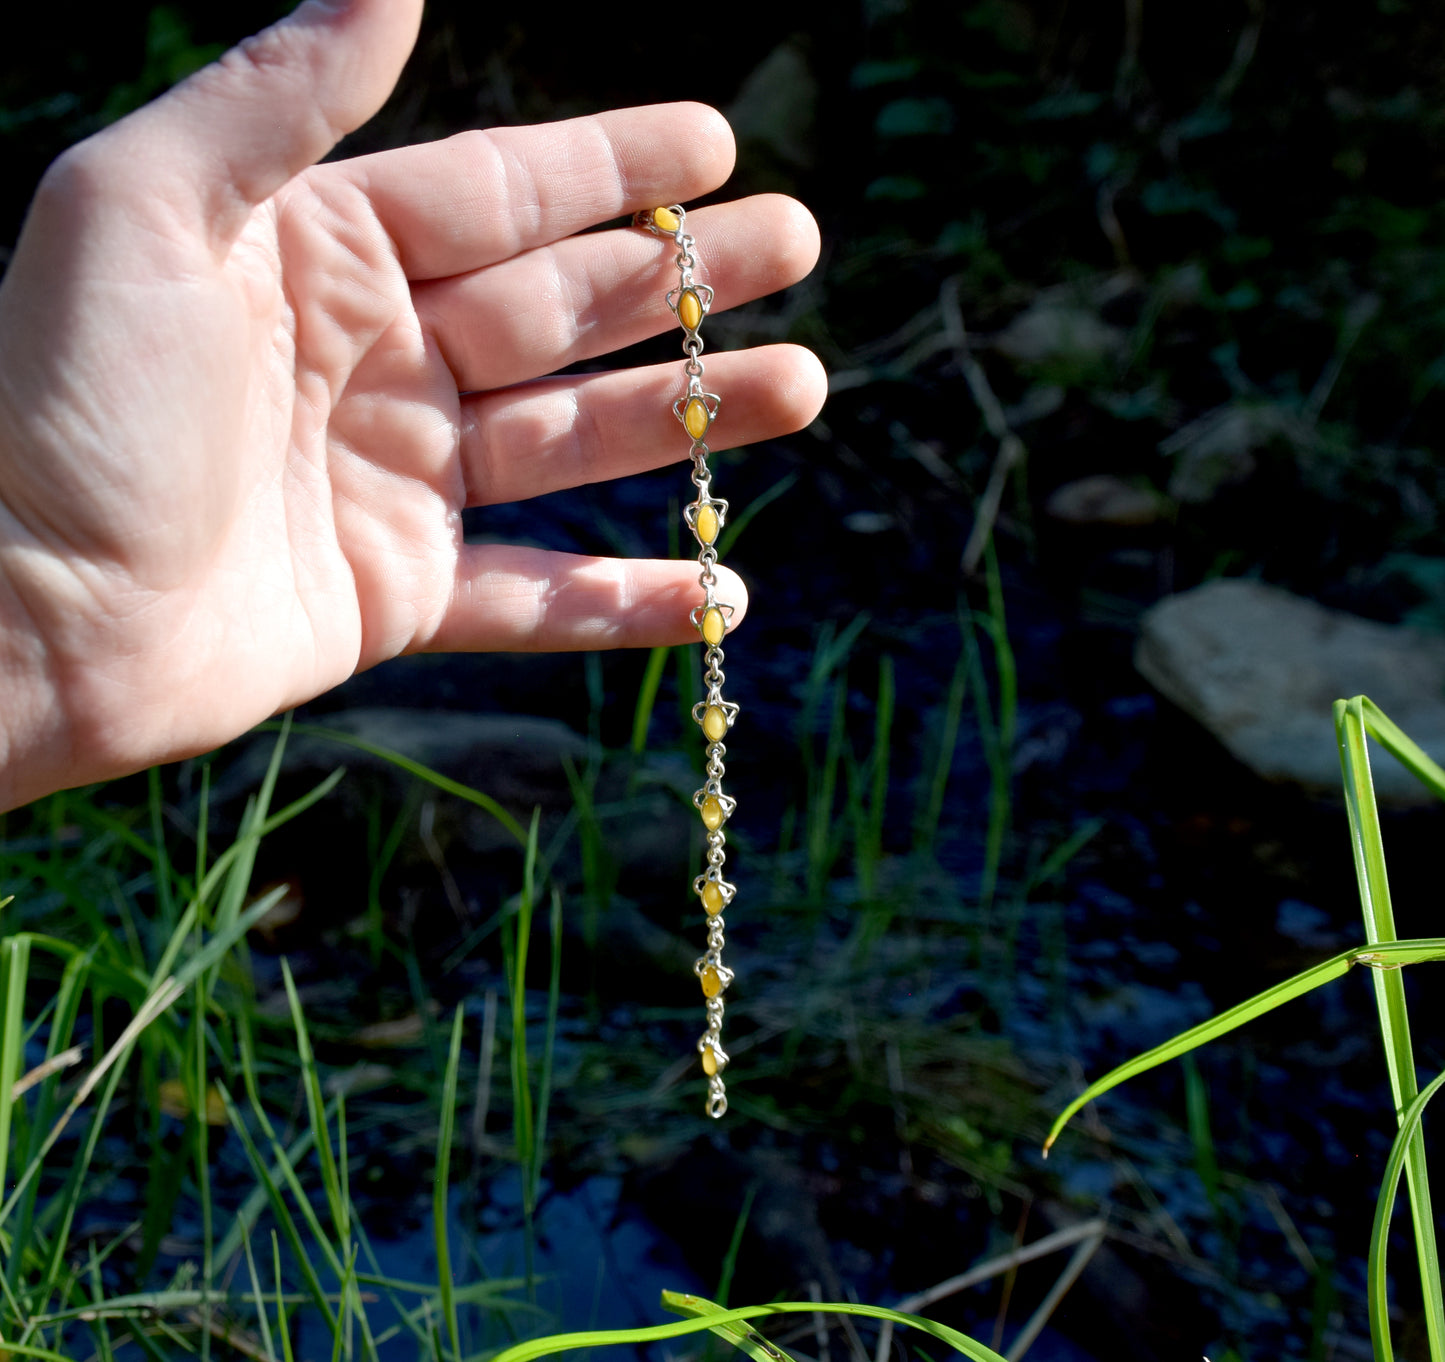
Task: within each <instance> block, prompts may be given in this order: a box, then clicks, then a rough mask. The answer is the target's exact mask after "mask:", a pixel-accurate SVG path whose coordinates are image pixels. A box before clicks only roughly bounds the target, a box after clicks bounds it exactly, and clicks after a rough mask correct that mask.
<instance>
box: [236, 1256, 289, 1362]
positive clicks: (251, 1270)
mask: <svg viewBox="0 0 1445 1362" xmlns="http://www.w3.org/2000/svg"><path fill="white" fill-rule="evenodd" d="M241 1242H242V1243H243V1244H244V1245H245V1248H246V1274H247V1276H249V1277H250V1279H251V1299H252V1300H253V1301H254V1302H255V1303H256V1324H257V1326H258V1327H259V1328H260V1330H261V1351H262V1352H264V1353H265V1354H266V1356H267V1358H269V1359H274V1358H275V1356H276V1353H275V1350H274V1349H273V1348H272V1347H271V1322H270V1321H269V1320H268V1319H267V1318H266V1297H265V1296H263V1295H262V1294H261V1280H260V1278H259V1277H257V1276H256V1260H255V1258H254V1257H252V1256H251V1236H250V1235H249V1234H246V1235H244V1236H243V1237H242V1240H241ZM277 1294H278V1295H279V1294H280V1293H279V1292H278V1293H277Z"/></svg>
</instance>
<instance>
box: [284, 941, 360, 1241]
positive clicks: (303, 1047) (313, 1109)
mask: <svg viewBox="0 0 1445 1362" xmlns="http://www.w3.org/2000/svg"><path fill="white" fill-rule="evenodd" d="M281 979H282V982H283V983H284V984H285V986H286V1001H287V1003H288V1004H289V1005H290V1007H291V1024H292V1026H294V1027H295V1029H296V1057H297V1058H298V1059H299V1060H300V1062H301V1079H302V1082H301V1086H302V1089H303V1090H304V1091H305V1093H306V1114H307V1116H308V1117H309V1119H310V1124H311V1129H312V1130H313V1131H314V1132H315V1134H316V1157H317V1161H318V1162H319V1163H320V1165H321V1186H322V1188H323V1189H324V1190H325V1193H326V1204H327V1206H328V1207H329V1208H330V1211H331V1223H332V1225H333V1226H335V1228H336V1233H337V1237H338V1238H339V1239H340V1241H341V1243H342V1244H343V1245H345V1243H346V1241H347V1240H348V1239H349V1238H350V1237H351V1236H350V1229H349V1226H348V1224H347V1221H348V1219H349V1216H348V1213H347V1205H346V1198H345V1197H343V1196H342V1194H341V1177H340V1174H339V1173H338V1172H337V1167H336V1155H335V1151H333V1149H332V1148H331V1129H330V1126H329V1125H328V1123H327V1120H326V1098H325V1096H324V1095H323V1093H322V1091H321V1075H320V1073H319V1072H318V1070H317V1068H316V1055H315V1053H314V1052H313V1051H312V1049H311V1035H310V1033H309V1032H308V1031H307V1029H306V1017H305V1015H304V1014H303V1013H302V1011H301V997H300V995H299V994H298V993H297V992H296V981H295V979H293V978H292V977H291V963H290V961H288V960H287V959H285V958H284V957H283V958H282V960H281Z"/></svg>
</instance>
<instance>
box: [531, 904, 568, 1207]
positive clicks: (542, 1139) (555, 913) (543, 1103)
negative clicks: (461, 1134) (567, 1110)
mask: <svg viewBox="0 0 1445 1362" xmlns="http://www.w3.org/2000/svg"><path fill="white" fill-rule="evenodd" d="M547 927H548V932H549V939H550V942H551V946H552V972H551V974H550V976H549V977H548V980H547V1025H546V1029H545V1030H544V1031H543V1033H542V1071H541V1073H540V1074H539V1075H538V1078H537V1105H536V1110H535V1125H536V1133H535V1134H534V1136H533V1149H532V1159H531V1163H530V1165H529V1167H528V1170H527V1176H528V1177H529V1178H530V1179H531V1183H532V1200H533V1201H534V1202H535V1201H536V1199H537V1193H538V1190H539V1188H540V1187H541V1183H542V1161H543V1160H544V1159H545V1158H546V1157H547V1111H548V1108H549V1107H550V1106H551V1105H552V1070H553V1065H554V1063H555V1060H556V1051H557V1014H558V1013H559V1012H560V1011H561V1007H562V892H561V890H559V889H556V888H554V889H553V890H552V907H551V911H550V912H549V913H548V915H547Z"/></svg>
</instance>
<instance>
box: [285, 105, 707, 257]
mask: <svg viewBox="0 0 1445 1362" xmlns="http://www.w3.org/2000/svg"><path fill="white" fill-rule="evenodd" d="M732 166H733V135H732V130H731V129H730V128H729V127H728V125H727V120H726V119H724V118H723V116H722V115H721V114H720V113H718V112H717V111H716V110H715V109H709V108H708V107H707V106H706V105H704V104H659V105H653V106H651V107H649V108H642V109H618V110H616V111H615V112H612V113H604V114H596V115H593V116H591V117H587V118H573V119H568V120H566V121H565V122H560V123H547V124H543V125H541V126H538V127H529V128H492V129H488V130H487V131H485V132H464V133H460V134H458V135H457V136H455V137H448V138H446V139H445V140H444V141H440V142H429V143H426V144H424V145H421V146H415V147H403V148H401V149H399V150H396V151H383V152H379V153H377V154H376V155H374V156H359V157H357V158H356V159H355V160H351V161H339V162H337V163H336V164H335V165H328V166H320V167H318V168H317V171H316V175H315V176H314V177H313V180H312V183H313V184H314V185H316V186H317V187H323V186H325V185H326V184H327V182H328V181H343V182H346V183H349V184H351V185H354V186H356V188H358V189H360V190H361V192H362V193H364V194H365V195H366V197H367V199H368V200H369V202H370V204H371V208H372V211H373V212H374V213H375V214H376V218H377V221H378V222H379V223H380V225H381V226H382V228H383V229H384V230H385V231H386V233H387V235H388V236H389V237H390V238H391V240H392V241H394V242H395V243H396V248H397V251H398V253H399V255H400V258H401V264H402V268H403V269H404V270H405V271H406V275H407V277H408V278H409V279H439V278H443V277H445V276H447V275H451V274H461V273H462V272H463V271H465V270H475V269H480V268H481V267H482V266H484V265H490V264H493V263H494V262H496V261H498V260H506V259H508V258H509V257H510V256H514V255H517V254H519V253H520V252H522V251H527V250H531V249H533V248H534V247H537V246H543V245H546V244H548V243H549V242H553V241H558V240H560V239H561V238H562V237H565V236H571V235H572V233H574V232H580V231H581V230H582V229H583V228H584V227H592V226H594V225H595V224H597V223H599V222H606V221H607V220H608V219H609V218H615V217H618V216H620V215H621V214H623V213H631V212H634V211H635V210H636V209H638V208H651V207H654V206H655V205H657V204H659V203H676V202H677V201H678V200H679V199H681V200H682V201H683V202H686V201H687V200H689V199H692V198H695V197H696V196H698V195H699V194H705V193H708V192H709V191H711V190H713V189H716V188H717V187H718V186H719V185H720V184H722V182H723V181H724V180H726V179H727V177H728V175H729V174H730V173H731V171H732Z"/></svg>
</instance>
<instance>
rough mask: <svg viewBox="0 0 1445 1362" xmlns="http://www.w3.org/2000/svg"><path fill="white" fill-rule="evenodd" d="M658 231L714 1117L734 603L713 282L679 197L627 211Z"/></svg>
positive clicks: (726, 979)
mask: <svg viewBox="0 0 1445 1362" xmlns="http://www.w3.org/2000/svg"><path fill="white" fill-rule="evenodd" d="M634 221H635V222H636V223H637V225H638V226H641V227H646V228H647V229H648V230H649V231H650V232H652V233H653V234H654V235H656V236H664V237H665V236H670V237H671V238H672V239H673V241H674V242H676V244H677V255H676V256H675V257H674V259H675V261H676V264H677V271H678V283H677V287H676V288H675V289H672V290H671V291H670V292H669V293H668V294H667V305H668V307H669V308H670V309H671V310H672V313H673V315H674V316H675V317H676V318H677V320H678V322H679V323H680V324H681V326H682V329H683V338H682V352H683V354H684V356H685V357H686V358H685V359H684V360H683V365H682V371H683V374H684V375H685V376H686V378H687V384H686V387H685V388H684V390H683V393H682V396H681V397H679V398H678V399H677V401H676V402H674V403H673V404H672V410H673V414H674V415H675V416H676V417H677V419H678V420H679V421H681V422H682V426H683V429H684V430H686V431H687V433H688V435H689V436H690V437H691V439H692V483H693V486H694V487H696V488H697V499H696V500H695V501H694V502H692V504H691V505H689V506H688V507H687V508H686V509H685V510H684V512H683V522H684V523H685V524H686V526H687V528H688V529H689V530H690V531H691V532H692V535H693V537H694V538H695V539H696V540H697V543H698V555H697V563H698V568H699V572H698V578H697V580H698V585H699V586H701V587H702V593H703V599H702V604H701V605H699V606H697V607H696V608H695V609H694V610H693V611H692V614H691V616H690V618H691V619H692V623H693V626H694V627H695V628H696V629H697V631H698V633H699V634H700V635H701V636H702V640H703V644H704V646H705V650H706V651H705V652H704V655H703V682H704V684H705V686H706V687H707V698H706V699H705V700H702V701H700V702H699V703H698V704H696V705H694V706H693V710H692V717H693V719H694V720H695V721H696V723H697V724H698V726H699V727H700V728H701V729H702V731H703V737H704V738H705V740H706V742H707V763H706V768H705V769H706V775H707V779H706V780H705V781H704V783H703V787H702V789H700V790H698V791H697V793H696V794H694V795H693V797H692V802H693V805H694V807H696V809H697V810H698V812H699V813H700V814H701V815H702V821H703V827H704V828H705V829H706V830H707V856H706V859H707V866H706V869H704V871H703V873H702V874H701V875H699V876H698V877H697V878H696V879H695V880H694V881H693V883H692V887H693V892H694V893H695V894H696V895H697V896H698V898H699V900H700V901H701V902H702V906H703V910H704V912H705V913H706V914H707V949H706V950H705V951H704V952H703V954H702V955H700V956H699V957H698V958H697V960H696V961H694V962H693V973H694V974H696V975H697V978H698V981H699V982H700V984H701V985H702V991H703V998H704V1001H705V1006H706V1009H707V1029H706V1030H705V1031H704V1032H703V1033H702V1035H701V1037H699V1039H698V1042H697V1052H698V1055H699V1056H700V1057H701V1059H702V1067H703V1072H704V1073H705V1074H706V1075H707V1105H706V1110H707V1114H708V1115H709V1116H711V1117H713V1118H714V1119H716V1118H718V1117H721V1116H722V1115H724V1113H726V1111H727V1109H728V1099H727V1089H726V1087H725V1086H724V1084H723V1079H722V1074H723V1070H724V1069H725V1068H726V1067H727V1064H728V1055H727V1052H726V1051H725V1050H724V1049H723V1046H722V1023H723V1010H724V1007H723V994H724V993H725V992H726V991H727V987H728V985H729V984H730V983H731V982H732V980H733V972H732V971H731V970H730V969H728V967H727V966H726V965H724V964H723V946H724V944H725V940H724V935H723V934H724V932H725V930H726V924H725V923H724V921H723V909H725V908H726V907H727V906H728V905H729V904H730V903H731V902H732V900H733V896H734V894H736V892H737V889H736V887H735V886H734V885H731V884H729V883H728V882H727V880H726V879H725V878H724V877H723V868H724V866H725V865H726V862H727V835H726V833H724V831H723V825H724V824H725V823H726V822H727V820H728V818H729V817H730V816H731V815H732V812H733V809H734V807H735V801H734V800H733V799H732V798H731V797H730V796H729V795H727V794H725V793H724V792H723V777H724V775H726V773H727V767H726V766H725V764H724V758H725V757H726V756H727V747H726V746H725V745H724V743H723V738H724V737H725V736H726V735H727V733H728V732H729V731H730V730H731V729H732V726H733V722H734V721H735V720H736V718H737V716H738V707H737V705H735V704H732V703H731V702H729V701H727V700H724V699H723V683H724V681H725V680H726V679H727V678H726V677H725V676H724V674H723V669H722V664H723V650H722V641H723V636H724V635H725V634H726V633H727V631H728V627H729V623H730V620H731V617H732V613H733V607H732V606H731V605H728V604H726V603H725V602H722V601H719V600H718V599H717V585H718V578H717V573H716V572H715V571H714V569H715V568H716V567H717V561H718V551H717V540H718V536H719V535H720V534H721V533H722V529H723V526H724V525H725V524H726V523H727V512H728V504H727V502H726V501H723V500H721V499H720V498H716V497H714V496H713V494H712V473H711V471H710V470H709V468H708V464H707V456H708V447H707V443H706V440H705V438H704V437H705V436H706V435H707V432H708V428H709V427H710V426H711V425H712V423H713V421H714V420H715V419H716V418H717V414H718V411H719V409H720V408H721V407H722V399H721V398H720V397H718V396H717V394H716V393H709V392H705V391H704V390H703V386H702V380H703V373H704V366H703V362H702V352H703V349H704V343H703V339H702V337H701V336H700V335H699V334H698V329H699V328H700V327H701V326H702V322H703V319H704V318H705V317H706V316H707V314H708V311H709V310H710V309H711V307H712V301H713V291H712V289H710V288H709V287H708V286H707V285H706V284H699V283H697V282H696V280H695V279H694V278H693V273H694V271H695V270H696V269H697V265H698V260H697V242H696V241H695V240H694V239H693V236H692V234H691V233H690V232H689V231H688V230H687V213H686V211H685V210H684V209H683V208H681V207H680V206H679V205H677V204H672V205H671V206H670V207H667V208H654V209H652V210H650V211H647V212H642V213H639V214H638V215H637V217H636V218H635V219H634Z"/></svg>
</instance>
